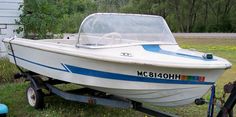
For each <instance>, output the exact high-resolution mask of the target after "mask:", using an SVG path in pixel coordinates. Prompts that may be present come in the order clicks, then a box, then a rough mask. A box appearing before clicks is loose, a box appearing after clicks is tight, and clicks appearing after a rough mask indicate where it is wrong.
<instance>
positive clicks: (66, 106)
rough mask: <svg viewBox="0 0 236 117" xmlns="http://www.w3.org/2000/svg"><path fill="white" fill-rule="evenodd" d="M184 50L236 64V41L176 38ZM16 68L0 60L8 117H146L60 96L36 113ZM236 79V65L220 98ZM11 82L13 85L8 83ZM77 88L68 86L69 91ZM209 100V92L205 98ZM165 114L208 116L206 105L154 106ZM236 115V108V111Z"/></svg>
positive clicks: (0, 89)
mask: <svg viewBox="0 0 236 117" xmlns="http://www.w3.org/2000/svg"><path fill="white" fill-rule="evenodd" d="M177 41H178V43H179V44H180V45H181V47H183V48H194V49H196V50H198V51H203V52H210V53H213V54H214V55H217V56H220V57H224V58H226V59H228V60H229V61H230V62H231V63H232V64H233V65H236V39H235V40H233V39H177ZM16 72H17V69H16V68H15V67H14V66H13V65H11V64H10V63H9V62H8V61H7V60H5V59H3V60H0V103H5V104H7V105H8V106H9V109H10V113H9V116H17V117H18V116H20V117H21V116H24V117H27V116H28V117H42V116H43V117H109V116H112V117H113V116H114V117H120V116H122V117H144V116H148V115H146V114H144V113H141V112H137V111H134V110H132V109H117V108H110V107H104V106H97V105H87V104H82V103H77V102H71V101H65V100H63V99H61V98H59V97H57V96H50V97H46V98H45V103H46V108H45V109H44V110H40V111H39V110H35V109H33V108H32V107H30V106H29V105H28V103H27V102H26V98H25V89H26V88H27V86H28V83H27V82H22V81H14V80H12V79H11V78H12V77H13V74H14V73H16ZM234 80H236V66H233V67H232V69H230V70H228V71H226V72H225V73H224V74H223V76H222V77H221V78H220V79H219V80H218V81H217V90H216V92H217V96H221V95H222V93H223V90H222V87H223V85H224V84H226V83H228V82H230V81H234ZM9 82H10V83H9ZM70 87H75V86H74V85H73V86H68V87H67V88H70ZM204 97H205V98H207V99H209V93H208V94H206V95H205V96H204ZM154 108H157V109H159V110H162V111H167V112H171V113H173V114H178V115H180V116H185V117H189V116H191V117H192V116H193V117H201V116H206V113H207V105H203V106H196V105H194V104H191V105H186V106H182V107H175V108H170V107H168V108H167V107H165V108H164V107H154ZM234 112H236V109H234Z"/></svg>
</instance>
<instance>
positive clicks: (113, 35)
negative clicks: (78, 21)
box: [96, 32, 121, 45]
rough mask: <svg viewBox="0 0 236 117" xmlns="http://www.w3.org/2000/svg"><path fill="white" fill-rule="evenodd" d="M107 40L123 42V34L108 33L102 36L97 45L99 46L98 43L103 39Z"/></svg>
mask: <svg viewBox="0 0 236 117" xmlns="http://www.w3.org/2000/svg"><path fill="white" fill-rule="evenodd" d="M105 38H111V39H119V40H120V41H121V34H120V33H118V32H111V33H107V34H104V35H103V36H101V37H100V38H99V39H98V41H97V43H96V45H98V43H99V42H100V41H101V40H102V39H105Z"/></svg>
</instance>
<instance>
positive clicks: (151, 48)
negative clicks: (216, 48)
mask: <svg viewBox="0 0 236 117" xmlns="http://www.w3.org/2000/svg"><path fill="white" fill-rule="evenodd" d="M142 46H143V48H144V50H146V51H149V52H155V53H159V54H166V55H171V56H179V57H185V58H191V59H197V60H203V61H214V59H204V58H203V57H201V56H194V55H189V54H184V53H175V52H171V51H167V50H163V49H161V48H160V46H159V45H142Z"/></svg>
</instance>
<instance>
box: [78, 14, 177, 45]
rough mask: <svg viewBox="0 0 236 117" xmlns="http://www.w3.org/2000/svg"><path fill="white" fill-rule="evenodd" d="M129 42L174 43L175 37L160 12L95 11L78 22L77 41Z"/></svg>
mask: <svg viewBox="0 0 236 117" xmlns="http://www.w3.org/2000/svg"><path fill="white" fill-rule="evenodd" d="M132 43H157V44H176V41H175V39H174V37H173V35H172V33H171V31H170V30H169V27H168V26H167V24H166V22H165V20H164V19H163V18H162V17H160V16H152V15H138V14H118V13H96V14H92V15H90V16H88V17H87V18H85V20H84V21H83V23H82V24H81V27H80V31H79V41H78V44H79V45H87V46H104V45H115V44H132Z"/></svg>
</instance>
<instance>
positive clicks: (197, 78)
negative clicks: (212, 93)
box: [137, 71, 205, 82]
mask: <svg viewBox="0 0 236 117" xmlns="http://www.w3.org/2000/svg"><path fill="white" fill-rule="evenodd" d="M137 76H140V77H145V78H159V79H169V80H191V81H198V82H204V81H205V76H192V75H183V74H171V73H156V72H147V71H137Z"/></svg>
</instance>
